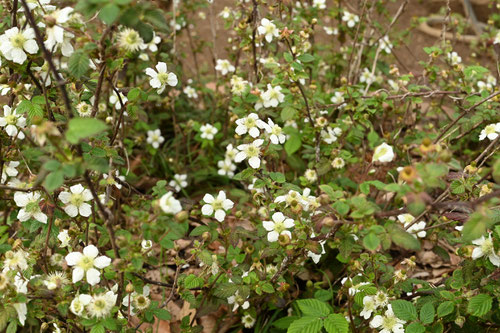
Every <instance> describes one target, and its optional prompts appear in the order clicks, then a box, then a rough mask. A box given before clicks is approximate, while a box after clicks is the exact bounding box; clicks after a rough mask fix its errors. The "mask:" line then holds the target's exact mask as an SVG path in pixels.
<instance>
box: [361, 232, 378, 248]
mask: <svg viewBox="0 0 500 333" xmlns="http://www.w3.org/2000/svg"><path fill="white" fill-rule="evenodd" d="M363 245H364V246H365V247H366V248H367V249H368V250H370V251H375V250H376V249H377V247H378V246H379V245H380V239H379V238H378V237H377V235H375V233H373V232H370V233H368V235H366V236H365V237H364V238H363Z"/></svg>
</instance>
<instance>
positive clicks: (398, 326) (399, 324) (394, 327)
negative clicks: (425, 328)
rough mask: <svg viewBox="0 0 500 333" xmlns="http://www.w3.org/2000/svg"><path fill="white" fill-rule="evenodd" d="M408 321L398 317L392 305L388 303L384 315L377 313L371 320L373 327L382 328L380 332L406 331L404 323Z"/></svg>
mask: <svg viewBox="0 0 500 333" xmlns="http://www.w3.org/2000/svg"><path fill="white" fill-rule="evenodd" d="M404 323H406V321H404V320H401V319H399V318H397V317H396V316H395V315H394V312H393V311H392V307H391V305H390V304H389V305H387V310H386V311H385V314H384V316H381V315H377V316H375V317H373V319H372V320H371V321H370V327H371V328H378V329H380V333H391V332H393V333H404V332H405V329H404V328H403V324H404Z"/></svg>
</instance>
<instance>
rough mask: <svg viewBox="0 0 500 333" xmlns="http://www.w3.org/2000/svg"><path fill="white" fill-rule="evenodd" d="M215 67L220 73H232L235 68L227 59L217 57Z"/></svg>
mask: <svg viewBox="0 0 500 333" xmlns="http://www.w3.org/2000/svg"><path fill="white" fill-rule="evenodd" d="M215 69H216V70H217V71H219V72H220V73H221V74H222V75H226V74H227V73H233V72H234V71H235V70H236V68H234V66H233V65H231V63H230V62H229V60H227V59H217V64H216V66H215Z"/></svg>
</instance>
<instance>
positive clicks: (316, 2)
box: [313, 0, 326, 9]
mask: <svg viewBox="0 0 500 333" xmlns="http://www.w3.org/2000/svg"><path fill="white" fill-rule="evenodd" d="M313 7H316V8H318V9H325V8H326V0H313Z"/></svg>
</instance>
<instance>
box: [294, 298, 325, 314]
mask: <svg viewBox="0 0 500 333" xmlns="http://www.w3.org/2000/svg"><path fill="white" fill-rule="evenodd" d="M297 305H298V306H299V309H300V311H302V313H303V314H304V315H306V316H317V317H326V316H328V315H329V314H330V313H331V308H330V307H329V306H328V305H327V304H326V303H324V302H321V301H318V300H317V299H314V298H309V299H299V300H297Z"/></svg>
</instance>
